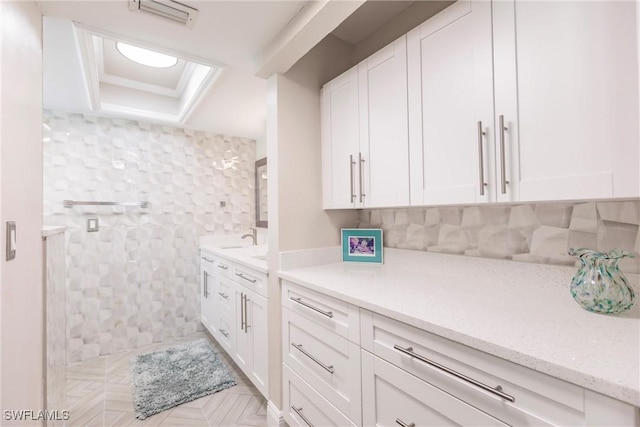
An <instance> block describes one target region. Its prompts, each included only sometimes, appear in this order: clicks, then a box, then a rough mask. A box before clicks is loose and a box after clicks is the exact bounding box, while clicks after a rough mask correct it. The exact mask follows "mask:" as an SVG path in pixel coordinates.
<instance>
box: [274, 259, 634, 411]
mask: <svg viewBox="0 0 640 427" xmlns="http://www.w3.org/2000/svg"><path fill="white" fill-rule="evenodd" d="M575 272H576V268H573V267H557V266H550V265H541V264H529V263H521V262H514V261H502V260H492V259H485V258H473V257H465V256H458V255H444V254H435V253H428V252H420V251H409V250H402V249H389V248H385V264H384V265H372V264H357V263H342V262H339V263H331V264H325V265H320V266H314V267H307V268H300V269H294V270H288V271H279V272H278V275H279V277H281V278H282V279H284V280H288V281H291V282H294V283H297V284H299V285H302V286H305V287H308V288H310V289H313V290H316V291H318V292H322V293H325V294H327V295H330V296H333V297H336V298H340V299H342V300H345V301H347V302H349V303H351V304H354V305H358V306H360V307H363V308H365V309H369V310H371V311H375V312H377V313H380V314H382V315H385V316H388V317H391V318H394V319H396V320H399V321H402V322H405V323H408V324H410V325H413V326H415V327H418V328H421V329H424V330H426V331H429V332H432V333H435V334H437V335H440V336H443V337H446V338H449V339H451V340H453V341H457V342H459V343H462V344H465V345H468V346H470V347H473V348H476V349H478V350H482V351H485V352H487V353H490V354H492V355H495V356H498V357H501V358H503V359H506V360H509V361H512V362H515V363H518V364H521V365H524V366H527V367H529V368H531V369H535V370H537V371H540V372H544V373H546V374H548V375H551V376H554V377H557V378H560V379H563V380H565V381H568V382H571V383H573V384H577V385H579V386H582V387H585V388H587V389H591V390H594V391H597V392H600V393H602V394H605V395H607V396H611V397H614V398H616V399H619V400H622V401H624V402H627V403H630V404H632V405H635V406H640V303H639V302H637V301H636V304H635V305H634V307H633V308H632V309H631V310H630V311H628V312H626V313H624V314H621V315H601V314H595V313H591V312H588V311H587V310H585V309H583V308H582V307H581V306H579V305H578V304H577V303H576V302H575V301H574V300H573V298H572V297H571V294H570V292H569V286H570V283H571V278H572V277H573V275H574V274H575ZM627 278H628V279H629V281H630V283H632V286H633V287H634V290H636V295H637V297H640V295H638V294H639V293H638V279H639V276H638V275H632V274H627ZM636 299H638V298H636Z"/></svg>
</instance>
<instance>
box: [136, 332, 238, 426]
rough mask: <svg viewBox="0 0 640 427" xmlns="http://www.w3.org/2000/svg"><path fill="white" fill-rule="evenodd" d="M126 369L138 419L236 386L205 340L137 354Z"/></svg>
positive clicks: (227, 370)
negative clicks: (128, 372)
mask: <svg viewBox="0 0 640 427" xmlns="http://www.w3.org/2000/svg"><path fill="white" fill-rule="evenodd" d="M129 368H130V370H131V386H132V389H133V390H132V391H133V406H134V408H135V411H136V418H138V419H140V420H144V419H145V418H147V417H150V416H151V415H154V414H157V413H158V412H162V411H164V410H167V409H169V408H173V407H174V406H177V405H180V404H183V403H186V402H190V401H192V400H195V399H198V398H200V397H202V396H206V395H208V394H213V393H215V392H218V391H220V390H224V389H225V388H229V387H231V386H233V385H235V384H236V382H235V380H234V379H233V376H232V375H231V373H230V372H229V369H227V367H226V366H225V365H224V364H223V363H222V360H221V359H220V358H219V357H218V355H217V354H216V352H215V351H213V349H212V348H211V347H210V346H209V344H208V343H207V340H205V339H199V340H196V341H192V342H189V343H186V344H180V345H176V346H173V347H170V348H168V349H166V350H162V351H154V352H153V353H147V354H141V355H139V356H136V357H134V358H132V359H131V362H130V364H129Z"/></svg>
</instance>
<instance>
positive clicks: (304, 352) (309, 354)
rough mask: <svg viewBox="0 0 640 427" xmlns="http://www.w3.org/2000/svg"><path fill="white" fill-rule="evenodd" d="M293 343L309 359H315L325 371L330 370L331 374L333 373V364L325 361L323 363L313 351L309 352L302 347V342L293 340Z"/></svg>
mask: <svg viewBox="0 0 640 427" xmlns="http://www.w3.org/2000/svg"><path fill="white" fill-rule="evenodd" d="M291 345H292V346H294V347H295V348H296V349H298V351H299V352H300V353H302V354H304V355H305V356H307V357H308V358H309V359H311V360H313V361H314V362H316V363H317V364H318V365H320V366H321V367H322V369H324V370H325V371H327V372H329V373H330V374H333V365H325V364H324V363H322V362H321V361H319V360H318V359H316V358H315V357H314V356H313V355H312V354H311V353H309V352H308V351H307V350H305V349H304V348H302V344H296V343H294V342H292V343H291Z"/></svg>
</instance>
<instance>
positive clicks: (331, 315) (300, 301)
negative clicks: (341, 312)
mask: <svg viewBox="0 0 640 427" xmlns="http://www.w3.org/2000/svg"><path fill="white" fill-rule="evenodd" d="M289 299H290V300H291V301H294V302H297V303H298V304H300V305H304V306H305V307H307V308H310V309H311V310H314V311H316V312H318V313H320V314H322V315H323V316H327V317H329V318H332V317H333V312H331V311H324V310H320V309H319V308H318V307H314V306H312V305H311V304H309V303H307V302H304V301H302V298H294V297H289Z"/></svg>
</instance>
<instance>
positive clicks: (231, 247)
mask: <svg viewBox="0 0 640 427" xmlns="http://www.w3.org/2000/svg"><path fill="white" fill-rule="evenodd" d="M243 247H244V246H242V245H222V246H220V249H238V248H243Z"/></svg>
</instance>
